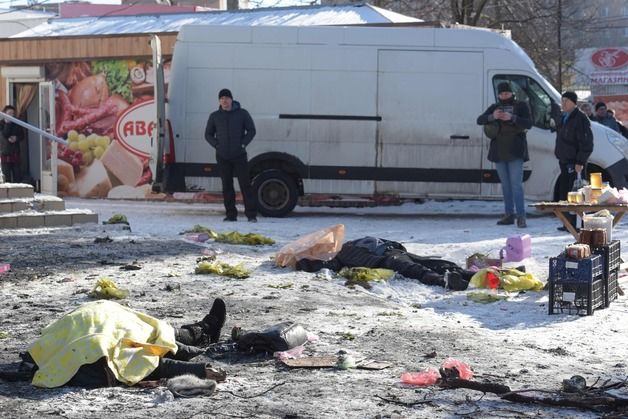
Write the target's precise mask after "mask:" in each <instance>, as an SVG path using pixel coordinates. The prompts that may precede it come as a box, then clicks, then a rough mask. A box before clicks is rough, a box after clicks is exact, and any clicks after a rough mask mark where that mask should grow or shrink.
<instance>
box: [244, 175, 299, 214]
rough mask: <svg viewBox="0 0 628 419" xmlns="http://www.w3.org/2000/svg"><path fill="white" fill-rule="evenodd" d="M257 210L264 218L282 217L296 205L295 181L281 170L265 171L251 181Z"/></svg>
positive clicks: (297, 191)
mask: <svg viewBox="0 0 628 419" xmlns="http://www.w3.org/2000/svg"><path fill="white" fill-rule="evenodd" d="M253 190H254V191H255V195H256V198H257V210H258V211H259V213H260V214H262V215H263V216H265V217H283V216H285V215H287V214H288V213H290V211H292V210H293V209H294V207H296V205H297V199H298V198H299V196H298V195H299V190H298V189H297V184H296V182H295V180H294V179H293V178H292V177H291V176H290V175H288V174H286V173H285V172H282V171H281V170H266V171H264V172H262V173H260V174H259V175H257V176H256V177H255V179H253Z"/></svg>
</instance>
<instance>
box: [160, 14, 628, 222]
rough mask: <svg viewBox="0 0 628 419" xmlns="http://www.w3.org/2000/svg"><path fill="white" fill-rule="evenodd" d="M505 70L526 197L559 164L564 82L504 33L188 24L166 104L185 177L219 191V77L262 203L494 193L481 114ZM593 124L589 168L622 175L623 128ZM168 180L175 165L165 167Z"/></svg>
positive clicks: (279, 207) (536, 194) (615, 177)
mask: <svg viewBox="0 0 628 419" xmlns="http://www.w3.org/2000/svg"><path fill="white" fill-rule="evenodd" d="M504 80H509V81H510V82H511V84H512V86H513V90H514V92H515V95H516V97H517V98H518V99H519V100H525V101H527V102H528V103H529V104H530V108H531V111H532V115H533V119H534V126H533V128H532V129H530V130H529V132H528V143H529V152H530V161H529V162H528V163H527V164H526V165H525V175H524V177H525V190H526V197H527V198H528V199H531V200H552V199H554V197H555V190H556V181H557V178H558V175H559V168H558V163H557V161H556V159H555V157H554V139H555V133H553V132H552V131H551V130H550V126H551V125H553V124H552V123H551V118H550V114H551V112H552V110H553V111H554V112H555V111H556V109H557V107H558V104H559V103H560V94H559V93H558V92H557V91H556V90H555V89H554V88H553V87H552V86H551V85H550V84H549V83H548V82H547V81H546V80H545V79H544V78H543V77H542V76H541V75H540V74H539V73H538V71H537V70H536V69H535V67H534V64H533V63H532V61H531V60H530V58H529V57H528V56H527V55H526V54H525V53H524V51H523V50H522V49H521V48H520V47H519V46H518V45H517V44H515V43H514V42H513V41H511V40H510V39H508V38H507V37H505V36H503V35H501V34H499V33H495V32H492V31H488V30H482V29H446V28H410V27H404V28H390V27H333V26H330V27H277V26H273V27H263V26H256V27H244V26H208V25H190V26H184V27H183V28H182V29H181V31H180V32H179V35H178V38H177V42H176V45H175V49H174V56H173V60H172V67H171V75H170V85H169V97H168V109H167V116H168V118H169V120H170V123H171V126H172V132H173V135H174V144H175V152H176V158H177V162H176V164H175V166H173V168H176V170H173V171H172V172H173V173H179V174H180V176H184V177H185V185H186V186H187V187H188V188H190V187H197V188H201V189H204V190H206V191H220V189H221V184H220V178H219V177H218V173H217V170H216V165H215V153H214V151H213V149H211V148H210V146H209V144H208V143H207V142H206V141H205V139H204V129H205V124H206V122H207V117H208V115H209V113H210V112H212V111H214V110H216V109H217V108H218V98H217V94H218V91H219V90H220V89H222V88H229V89H231V91H232V92H233V94H234V99H235V100H237V101H239V102H240V104H241V106H242V107H243V108H245V109H247V110H248V111H249V112H250V113H251V115H252V117H253V119H254V121H255V124H256V127H257V136H256V137H255V139H254V140H253V142H252V143H251V144H250V146H249V147H248V155H249V161H250V173H251V178H252V179H253V185H254V189H255V190H256V193H257V198H258V204H259V211H260V213H261V214H263V215H266V216H283V215H285V214H287V213H289V212H290V211H291V210H292V209H293V208H294V207H295V205H296V203H297V199H298V196H299V195H303V194H310V193H323V194H357V195H362V196H364V195H382V194H394V195H397V196H400V197H417V198H421V197H435V198H436V197H438V198H442V197H448V198H462V199H464V198H490V197H501V191H500V186H499V180H498V177H497V173H496V171H495V168H494V165H493V164H492V163H491V162H489V161H488V160H487V158H486V156H487V153H488V145H489V140H488V138H486V137H485V136H484V134H483V131H482V127H481V126H478V125H477V124H476V118H477V117H478V115H480V114H481V113H482V112H483V111H484V110H485V109H486V108H487V107H488V106H489V105H490V104H491V103H493V102H494V101H495V100H496V86H497V85H498V84H499V83H500V82H502V81H504ZM592 125H593V133H594V138H595V149H594V152H593V155H592V156H591V159H590V165H591V166H594V167H590V170H591V169H592V170H601V171H603V172H604V176H605V178H606V179H608V180H610V181H611V183H612V184H614V185H615V186H619V187H623V186H628V179H627V176H628V161H627V157H628V142H626V141H625V140H624V139H623V138H622V137H621V136H620V135H618V134H616V133H614V132H613V131H611V130H609V129H606V128H605V127H602V126H601V125H598V124H592ZM171 180H172V179H171Z"/></svg>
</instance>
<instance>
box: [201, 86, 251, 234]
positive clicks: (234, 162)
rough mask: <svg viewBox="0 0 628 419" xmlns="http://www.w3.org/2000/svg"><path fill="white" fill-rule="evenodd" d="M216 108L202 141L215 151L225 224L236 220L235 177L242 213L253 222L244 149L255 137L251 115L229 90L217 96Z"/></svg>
mask: <svg viewBox="0 0 628 419" xmlns="http://www.w3.org/2000/svg"><path fill="white" fill-rule="evenodd" d="M218 101H219V103H220V107H219V108H218V110H217V111H215V112H212V114H211V115H209V120H208V121H207V126H206V127H205V140H207V142H208V143H209V144H210V145H211V146H212V147H214V148H215V149H216V163H217V164H218V169H219V170H220V178H221V180H222V196H223V199H224V203H225V210H226V212H227V214H226V217H225V221H237V219H238V210H237V209H236V206H235V189H234V188H233V175H234V173H235V175H236V176H237V177H238V183H239V185H240V191H241V192H242V198H243V200H244V214H245V215H246V217H247V218H248V220H249V221H250V222H257V208H256V204H255V196H254V195H253V190H252V189H251V179H250V178H249V169H248V159H247V155H246V146H247V145H249V143H250V142H251V141H252V140H253V137H255V124H254V123H253V119H252V118H251V115H250V114H249V113H248V112H247V111H246V109H243V108H241V107H240V103H239V102H237V101H234V100H233V96H232V95H231V91H230V90H229V89H222V90H221V91H220V92H219V93H218Z"/></svg>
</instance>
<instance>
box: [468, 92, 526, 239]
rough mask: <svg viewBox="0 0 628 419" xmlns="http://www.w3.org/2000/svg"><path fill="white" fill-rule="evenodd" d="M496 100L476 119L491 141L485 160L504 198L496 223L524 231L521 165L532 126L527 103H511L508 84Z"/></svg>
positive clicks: (498, 93) (513, 99)
mask: <svg viewBox="0 0 628 419" xmlns="http://www.w3.org/2000/svg"><path fill="white" fill-rule="evenodd" d="M497 98H498V101H497V102H496V103H494V104H493V105H491V106H489V107H488V109H487V110H486V111H484V113H483V114H482V115H480V116H479V117H478V119H477V123H478V125H484V133H485V134H486V136H487V137H489V138H490V139H491V144H490V146H489V150H488V159H489V160H490V161H492V162H494V163H495V168H496V169H497V174H498V175H499V180H500V182H501V185H502V193H503V195H504V216H503V217H502V218H501V219H500V220H499V221H497V224H499V225H509V224H514V223H515V221H516V222H517V227H519V228H525V227H526V226H527V224H526V210H525V197H524V192H523V163H524V162H525V161H528V160H529V157H528V142H527V139H526V130H528V129H530V128H531V127H532V118H531V117H530V108H529V107H528V104H527V103H525V102H521V101H518V100H515V96H514V94H513V91H512V87H511V85H510V83H509V82H501V83H499V85H498V86H497Z"/></svg>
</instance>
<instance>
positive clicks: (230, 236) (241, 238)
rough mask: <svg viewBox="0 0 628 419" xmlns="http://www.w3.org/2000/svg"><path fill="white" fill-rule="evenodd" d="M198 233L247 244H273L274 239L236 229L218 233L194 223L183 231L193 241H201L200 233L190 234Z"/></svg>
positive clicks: (216, 239) (218, 239) (230, 242)
mask: <svg viewBox="0 0 628 419" xmlns="http://www.w3.org/2000/svg"><path fill="white" fill-rule="evenodd" d="M194 233H197V234H198V233H200V234H207V236H208V237H209V238H211V239H214V241H216V242H218V243H227V244H244V245H249V246H263V245H272V244H275V241H274V240H273V239H271V238H269V237H265V236H263V235H261V234H257V233H244V234H243V233H240V232H238V231H231V232H229V233H218V232H216V231H213V230H211V229H209V228H207V227H205V226H202V225H199V224H196V225H195V226H194V227H192V229H191V230H187V231H184V232H183V234H186V238H187V237H195V239H193V241H201V240H200V237H201V236H200V234H199V235H198V236H191V235H190V234H194Z"/></svg>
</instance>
